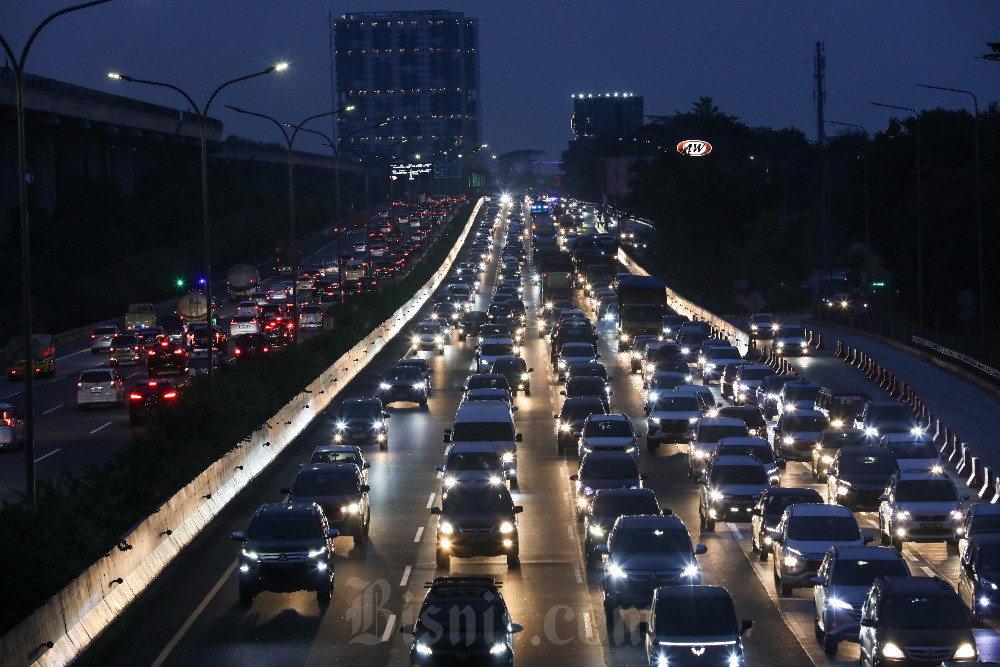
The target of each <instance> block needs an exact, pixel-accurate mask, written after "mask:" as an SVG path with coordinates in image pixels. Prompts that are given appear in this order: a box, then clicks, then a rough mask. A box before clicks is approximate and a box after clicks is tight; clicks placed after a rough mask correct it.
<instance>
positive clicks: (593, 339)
mask: <svg viewBox="0 0 1000 667" xmlns="http://www.w3.org/2000/svg"><path fill="white" fill-rule="evenodd" d="M551 343H552V347H551V348H550V349H549V357H550V361H551V362H552V363H553V364H554V363H555V361H556V357H557V356H558V355H559V351H560V350H561V349H562V346H563V345H564V344H566V343H590V344H591V345H594V346H595V347H596V346H597V331H596V330H595V329H594V328H593V327H592V326H579V325H567V326H561V327H559V328H558V329H557V330H556V331H553V332H552V338H551Z"/></svg>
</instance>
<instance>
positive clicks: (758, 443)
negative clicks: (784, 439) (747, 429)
mask: <svg viewBox="0 0 1000 667" xmlns="http://www.w3.org/2000/svg"><path fill="white" fill-rule="evenodd" d="M733 455H739V456H752V457H753V458H755V459H757V460H758V461H760V462H761V464H762V465H763V466H764V471H765V472H766V473H767V479H768V481H769V482H770V483H771V486H779V485H780V483H781V471H782V470H784V468H785V460H784V459H778V458H775V457H774V450H773V449H771V445H770V444H768V442H767V440H765V439H764V438H758V437H756V436H750V437H749V438H722V439H721V440H719V442H717V443H716V445H715V451H714V452H712V456H711V461H715V460H716V459H718V458H719V457H720V456H733Z"/></svg>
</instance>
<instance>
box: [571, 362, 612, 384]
mask: <svg viewBox="0 0 1000 667" xmlns="http://www.w3.org/2000/svg"><path fill="white" fill-rule="evenodd" d="M585 375H590V376H593V377H599V378H601V379H602V380H604V382H605V384H607V383H610V382H611V381H612V380H614V379H615V378H614V376H613V375H612V376H609V375H608V369H607V368H605V367H604V364H602V363H601V362H599V361H583V362H577V363H575V364H570V365H569V366H568V367H567V368H566V380H567V381H568V380H570V379H571V378H574V377H583V376H585Z"/></svg>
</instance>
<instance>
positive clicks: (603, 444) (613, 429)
mask: <svg viewBox="0 0 1000 667" xmlns="http://www.w3.org/2000/svg"><path fill="white" fill-rule="evenodd" d="M573 435H575V436H577V437H578V438H579V439H580V441H579V444H578V446H577V458H580V459H582V458H583V457H584V456H586V455H587V454H589V453H590V452H625V453H626V454H631V455H632V456H634V457H636V458H638V457H639V447H638V446H636V438H638V437H639V436H640V435H641V434H640V433H636V432H635V429H634V428H633V427H632V420H631V419H629V418H628V415H624V414H617V415H590V416H589V417H587V419H586V420H585V421H584V422H583V427H582V428H581V429H580V430H579V431H577V432H576V433H574V434H573Z"/></svg>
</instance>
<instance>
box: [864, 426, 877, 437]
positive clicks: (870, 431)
mask: <svg viewBox="0 0 1000 667" xmlns="http://www.w3.org/2000/svg"><path fill="white" fill-rule="evenodd" d="M865 433H867V434H868V435H870V436H872V437H875V436H877V435H878V429H877V428H875V427H874V426H869V427H868V428H866V429H865Z"/></svg>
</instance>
